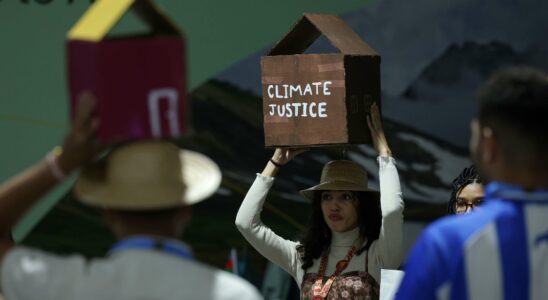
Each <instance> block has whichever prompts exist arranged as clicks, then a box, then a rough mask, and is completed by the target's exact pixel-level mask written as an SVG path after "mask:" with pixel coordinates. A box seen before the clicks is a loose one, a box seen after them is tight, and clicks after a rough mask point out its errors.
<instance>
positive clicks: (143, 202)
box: [74, 149, 222, 210]
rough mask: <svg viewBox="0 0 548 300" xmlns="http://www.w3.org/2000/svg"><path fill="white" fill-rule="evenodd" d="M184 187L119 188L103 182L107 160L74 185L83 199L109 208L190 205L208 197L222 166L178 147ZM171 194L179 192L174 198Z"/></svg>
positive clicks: (162, 207) (214, 190)
mask: <svg viewBox="0 0 548 300" xmlns="http://www.w3.org/2000/svg"><path fill="white" fill-rule="evenodd" d="M179 156H180V158H181V161H182V168H181V172H182V179H183V183H184V189H183V188H179V187H178V186H181V187H182V186H183V185H178V186H177V185H173V184H169V183H166V184H165V185H162V183H160V184H159V185H158V186H156V188H154V189H127V188H126V189H119V188H116V187H113V186H109V185H108V183H107V182H106V169H107V168H106V167H107V166H106V165H107V162H106V160H103V161H101V162H98V163H96V164H94V165H93V166H92V167H89V168H87V169H85V170H84V171H83V172H82V174H81V175H80V176H79V178H78V180H77V181H76V183H75V185H74V193H75V194H76V197H77V198H78V199H79V200H80V201H81V202H83V203H85V204H88V205H91V206H96V207H101V208H108V209H121V210H156V209H166V208H171V207H177V206H184V205H192V204H196V203H198V202H201V201H203V200H205V199H207V198H209V197H210V196H211V195H212V194H213V193H215V192H216V191H217V189H218V188H219V186H220V184H221V179H222V174H221V170H220V169H219V167H218V166H217V164H216V163H215V162H213V161H212V160H211V159H210V158H209V157H207V156H205V155H203V154H201V153H198V152H194V151H190V150H182V149H181V150H180V151H179ZM173 195H180V196H178V197H177V198H176V199H175V198H174V197H173Z"/></svg>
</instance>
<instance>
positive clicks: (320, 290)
mask: <svg viewBox="0 0 548 300" xmlns="http://www.w3.org/2000/svg"><path fill="white" fill-rule="evenodd" d="M362 243H363V240H362V239H361V238H358V239H357V240H356V241H355V242H354V245H352V247H351V248H350V250H348V253H346V256H345V257H344V259H342V260H340V261H338V262H337V265H336V268H335V272H334V273H333V275H331V277H329V279H327V281H326V282H325V284H324V285H323V286H322V282H323V275H324V274H325V269H326V267H327V260H328V252H325V253H324V254H323V255H322V260H321V262H320V269H319V270H318V276H317V277H316V282H315V283H314V287H313V292H314V297H313V298H312V300H323V299H325V298H326V297H327V294H329V290H330V289H331V286H332V285H333V282H334V281H335V278H337V277H338V276H339V275H340V274H341V272H342V271H343V270H344V269H346V267H347V266H348V263H350V260H351V259H352V257H354V254H355V253H356V251H357V250H358V247H359V246H360V245H361V244H362Z"/></svg>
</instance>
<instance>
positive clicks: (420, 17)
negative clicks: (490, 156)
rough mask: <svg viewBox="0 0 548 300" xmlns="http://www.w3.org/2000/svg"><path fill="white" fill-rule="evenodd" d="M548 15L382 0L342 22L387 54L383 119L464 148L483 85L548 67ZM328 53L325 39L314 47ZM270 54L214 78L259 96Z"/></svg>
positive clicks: (531, 6) (520, 7)
mask: <svg viewBox="0 0 548 300" xmlns="http://www.w3.org/2000/svg"><path fill="white" fill-rule="evenodd" d="M547 11H548V2H546V1H542V0H524V1H517V0H486V1H474V0H449V1H435V0H418V1H405V0H382V1H379V2H377V3H375V4H373V5H370V6H368V7H366V8H364V9H362V10H358V11H354V12H351V13H348V14H345V15H343V16H342V17H343V19H344V20H345V21H346V22H347V23H348V24H349V25H350V27H352V28H353V29H354V30H355V31H356V32H357V33H358V34H359V35H360V36H361V37H362V38H363V39H364V40H365V41H366V42H368V43H369V44H370V45H371V46H372V47H373V48H375V49H376V50H377V51H378V52H379V53H380V54H381V56H382V63H381V73H382V89H383V96H384V97H383V103H384V104H385V106H384V114H385V116H386V117H388V118H391V119H393V120H397V121H400V122H402V123H403V124H406V125H409V126H411V127H414V128H417V129H420V130H421V131H424V132H426V133H428V134H432V135H434V136H436V137H439V138H441V139H443V140H446V141H448V142H449V143H452V144H454V145H456V146H459V147H466V144H467V141H468V122H469V120H470V118H471V117H472V115H473V111H474V103H473V98H472V95H473V94H474V91H475V89H476V88H477V86H478V85H479V84H480V82H482V81H484V80H485V78H486V77H487V76H488V75H489V74H490V73H491V72H492V71H493V70H495V69H497V68H498V67H502V66H505V65H513V64H528V65H532V66H537V67H539V68H541V69H544V70H548V39H547V38H546V36H548V18H547V17H546V12H547ZM328 48H331V47H330V45H329V44H328V43H327V41H325V40H322V41H318V43H316V45H314V51H318V52H323V50H325V49H328ZM266 50H267V49H266V48H265V49H263V51H260V52H258V53H256V55H253V56H250V57H249V58H247V59H245V60H243V61H241V62H240V63H237V64H235V65H233V66H232V67H231V68H229V69H227V70H226V71H224V72H223V73H221V74H220V75H219V76H218V77H217V78H218V79H219V80H222V81H227V82H230V83H233V84H235V85H236V86H239V87H240V88H242V89H244V90H249V91H252V92H254V93H256V94H258V95H260V92H261V89H260V70H259V59H260V56H261V54H263V53H264V52H266ZM449 74H453V75H456V74H460V75H459V76H450V75H449ZM433 78H436V79H435V80H432V79H433ZM438 79H439V80H438ZM443 80H445V81H446V82H445V84H443V83H442V82H441V81H443ZM413 85H414V86H415V87H414V89H413V88H412V87H411V86H413ZM406 92H408V93H407V94H406ZM411 92H415V94H411ZM420 92H422V93H421V94H419V93H420ZM405 96H408V97H405ZM409 96H412V97H409ZM410 98H412V99H414V100H415V101H414V102H412V103H409V101H407V100H409V99H410ZM453 99H456V100H455V101H453ZM433 100H445V101H437V102H436V101H434V103H433V102H432V101H433ZM455 102H456V103H455ZM448 116H449V117H450V119H447V117H448Z"/></svg>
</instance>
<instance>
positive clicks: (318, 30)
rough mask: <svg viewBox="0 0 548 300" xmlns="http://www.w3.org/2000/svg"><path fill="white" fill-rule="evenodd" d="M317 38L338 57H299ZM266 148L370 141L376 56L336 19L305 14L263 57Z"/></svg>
mask: <svg viewBox="0 0 548 300" xmlns="http://www.w3.org/2000/svg"><path fill="white" fill-rule="evenodd" d="M321 34H323V35H325V37H326V38H327V39H328V40H329V42H330V43H331V44H332V45H333V46H334V47H335V48H337V49H339V50H340V51H341V53H329V54H300V53H302V52H304V51H305V50H306V49H307V48H308V47H309V46H310V45H311V44H312V43H313V42H314V41H315V40H316V39H317V38H318V37H319V36H320V35H321ZM261 73H262V74H261V77H262V78H261V79H262V86H263V117H264V133H265V145H266V146H267V147H274V146H320V145H341V144H361V143H369V142H370V140H371V138H370V134H369V130H368V128H367V123H366V116H367V114H368V112H369V107H370V105H371V104H372V103H373V102H378V103H379V104H380V56H379V55H378V54H377V52H376V51H375V50H374V49H373V48H371V47H370V46H369V45H367V44H366V43H365V42H364V41H363V40H362V39H361V38H360V37H359V36H358V35H357V34H356V33H355V32H354V31H352V29H351V28H350V27H348V25H347V24H346V23H345V22H344V21H343V20H342V19H341V18H339V17H337V16H332V15H319V14H309V13H305V14H304V15H303V17H302V18H301V19H300V20H299V21H298V22H297V23H296V24H295V25H294V26H293V28H292V29H291V30H290V31H289V33H287V34H286V36H285V37H283V38H282V39H281V40H280V41H279V42H278V43H277V44H276V45H275V46H274V48H272V49H271V50H270V52H269V53H268V54H267V55H266V56H263V57H262V58H261Z"/></svg>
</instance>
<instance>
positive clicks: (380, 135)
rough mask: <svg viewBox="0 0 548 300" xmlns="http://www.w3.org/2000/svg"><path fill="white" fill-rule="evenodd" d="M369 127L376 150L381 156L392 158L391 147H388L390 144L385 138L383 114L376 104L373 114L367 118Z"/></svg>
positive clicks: (372, 110) (373, 106)
mask: <svg viewBox="0 0 548 300" xmlns="http://www.w3.org/2000/svg"><path fill="white" fill-rule="evenodd" d="M367 126H368V127H369V131H370V132H371V139H372V141H373V146H374V147H375V150H377V152H378V153H379V155H380V156H391V155H392V152H391V151H390V147H388V142H387V141H386V137H385V136H384V129H383V127H382V122H381V114H380V112H379V106H378V105H377V103H376V102H375V103H373V104H372V105H371V113H370V115H369V116H367Z"/></svg>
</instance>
